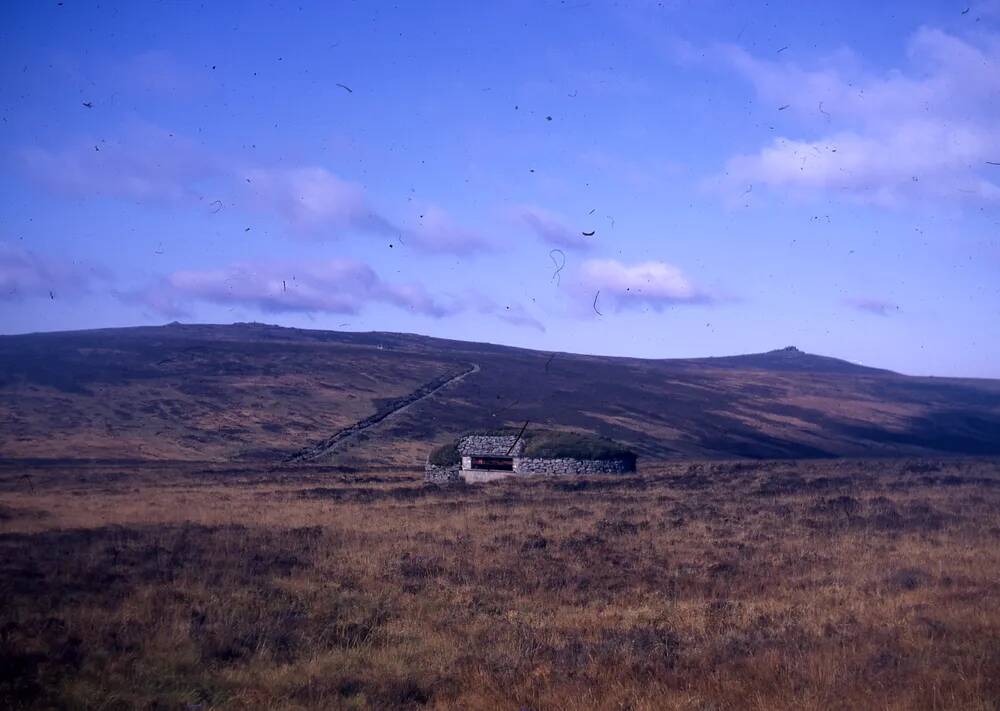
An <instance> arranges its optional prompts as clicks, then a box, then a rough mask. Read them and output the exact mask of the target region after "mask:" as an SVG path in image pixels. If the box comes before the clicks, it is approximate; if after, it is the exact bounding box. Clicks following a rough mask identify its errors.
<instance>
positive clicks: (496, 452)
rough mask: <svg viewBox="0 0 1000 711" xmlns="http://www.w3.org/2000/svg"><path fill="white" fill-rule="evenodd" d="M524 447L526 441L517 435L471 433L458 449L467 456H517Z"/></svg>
mask: <svg viewBox="0 0 1000 711" xmlns="http://www.w3.org/2000/svg"><path fill="white" fill-rule="evenodd" d="M522 449H524V442H523V441H522V440H519V439H518V437H517V435H469V436H468V437H463V438H462V441H460V442H459V443H458V451H459V452H460V453H461V454H463V455H465V456H476V457H516V456H517V455H519V454H520V453H521V450H522Z"/></svg>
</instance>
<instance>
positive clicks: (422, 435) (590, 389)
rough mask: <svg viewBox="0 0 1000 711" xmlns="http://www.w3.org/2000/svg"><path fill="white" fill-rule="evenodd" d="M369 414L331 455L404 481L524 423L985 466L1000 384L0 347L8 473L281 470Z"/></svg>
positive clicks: (325, 338) (710, 448)
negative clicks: (123, 467)
mask: <svg viewBox="0 0 1000 711" xmlns="http://www.w3.org/2000/svg"><path fill="white" fill-rule="evenodd" d="M472 368H475V369H476V370H475V372H469V374H468V375H466V376H463V377H455V376H459V375H461V374H463V373H465V372H467V371H470V369H472ZM453 377H454V380H453V382H449V383H448V384H447V385H445V386H444V387H441V388H439V389H436V390H435V391H434V392H433V393H432V394H431V395H426V392H427V391H428V388H427V385H428V383H439V382H445V381H447V380H449V379H450V378H453ZM415 393H416V394H419V393H424V395H422V396H421V397H420V399H419V400H418V401H416V402H413V403H412V404H409V405H407V403H408V402H409V399H412V398H413V397H415V395H414V394H415ZM403 405H407V406H405V407H403ZM396 408H401V409H399V411H398V412H395V409H396ZM388 412H393V413H394V414H391V415H389V416H384V415H386V414H387V413H388ZM366 418H368V419H376V420H378V422H377V424H375V425H373V426H371V427H368V428H367V429H364V431H363V432H361V433H360V434H357V435H353V436H351V437H349V438H347V439H346V440H345V441H344V442H343V444H342V446H339V445H338V447H337V448H334V449H333V450H332V451H331V452H330V453H329V455H328V457H329V458H331V459H336V460H337V461H341V462H345V463H350V462H357V461H362V460H363V461H365V462H367V463H382V464H409V465H412V464H415V463H418V462H419V461H421V459H422V457H423V455H424V454H425V453H426V451H427V450H428V449H429V448H430V447H431V446H432V445H433V444H434V443H436V442H441V441H444V440H445V439H447V438H448V437H450V436H452V435H454V434H457V433H459V432H461V431H463V430H466V429H469V428H476V427H493V426H497V425H503V424H510V425H518V426H519V425H521V424H523V423H524V422H525V421H529V422H530V423H533V424H534V425H537V426H545V427H569V428H575V429H580V430H586V431H591V432H596V433H600V434H603V435H606V436H610V437H613V438H615V439H618V440H620V441H623V442H625V443H627V444H629V445H630V446H632V447H633V448H634V449H635V450H636V451H638V452H639V453H640V454H642V455H644V456H647V457H649V456H651V457H659V458H673V457H701V458H705V457H709V458H732V457H751V458H780V457H826V456H894V455H906V456H913V455H921V454H937V455H940V454H1000V381H991V380H972V379H946V378H917V377H909V376H904V375H899V374H896V373H892V372H890V371H885V370H878V369H874V368H866V367H863V366H859V365H854V364H851V363H846V362H844V361H840V360H836V359H833V358H826V357H822V356H814V355H810V354H806V353H802V352H801V351H798V350H795V349H790V348H785V349H780V350H778V351H773V352H770V353H765V354H756V355H747V356H733V357H727V358H704V359H691V360H642V359H632V358H611V357H601V356H585V355H573V354H565V353H555V354H553V353H546V352H539V351H530V350H525V349H518V348H509V347H505V346H496V345H490V344H480V343H465V342H461V341H448V340H442V339H435V338H429V337H425V336H415V335H406V334H392V333H377V332H376V333H340V332H331V331H307V330H301V329H288V328H280V327H276V326H266V325H260V324H234V325H231V326H194V325H180V324H171V325H168V326H161V327H138V328H124V329H105V330H94V331H78V332H62V333H45V334H30V335H22V336H4V337H0V456H2V457H6V458H74V459H75V458H106V459H187V460H229V459H236V460H246V459H265V460H273V461H282V460H284V459H286V458H288V457H290V456H294V455H295V453H297V452H300V451H302V450H303V449H305V448H307V447H310V446H313V445H316V444H318V443H320V442H323V441H324V440H327V439H329V438H331V437H332V436H334V435H335V434H336V433H337V432H338V431H340V430H343V429H345V428H351V427H352V426H354V425H356V423H359V422H362V421H365V420H366Z"/></svg>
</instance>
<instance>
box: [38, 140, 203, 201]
mask: <svg viewBox="0 0 1000 711" xmlns="http://www.w3.org/2000/svg"><path fill="white" fill-rule="evenodd" d="M21 158H22V161H23V162H24V165H25V167H26V169H27V172H28V174H29V175H30V176H31V177H32V178H34V179H35V180H37V181H38V182H40V183H41V184H43V185H45V186H46V187H47V188H49V189H50V190H53V191H54V192H57V193H63V194H68V195H72V196H82V197H111V198H121V199H126V200H135V201H138V202H148V203H159V204H164V203H167V204H169V203H178V202H181V201H183V200H197V199H198V197H199V193H198V190H197V188H196V186H197V184H198V183H199V182H200V181H202V180H205V179H208V178H211V177H212V176H214V175H217V174H218V173H219V172H220V165H219V163H218V161H217V160H216V159H214V158H213V157H212V156H211V155H209V154H207V153H206V152H204V151H202V150H201V149H200V148H198V146H196V145H195V144H194V143H193V142H191V141H190V140H187V139H185V138H182V137H179V136H175V135H173V134H171V133H169V132H168V131H165V130H163V129H160V128H157V127H155V126H149V125H145V124H141V125H132V126H129V127H127V128H125V129H123V130H121V131H119V132H117V133H116V137H115V139H114V140H112V141H106V140H102V139H97V138H95V139H92V140H89V141H80V142H78V143H77V144H76V145H75V146H71V147H69V148H65V149H62V150H47V149H43V148H37V147H32V148H27V149H24V150H23V151H21Z"/></svg>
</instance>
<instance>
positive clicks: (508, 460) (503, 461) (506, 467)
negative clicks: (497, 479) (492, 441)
mask: <svg viewBox="0 0 1000 711" xmlns="http://www.w3.org/2000/svg"><path fill="white" fill-rule="evenodd" d="M472 468H473V469H499V470H500V471H504V472H512V471H514V458H513V457H473V458H472Z"/></svg>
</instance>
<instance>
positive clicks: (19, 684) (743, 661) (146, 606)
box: [0, 459, 1000, 711]
mask: <svg viewBox="0 0 1000 711" xmlns="http://www.w3.org/2000/svg"><path fill="white" fill-rule="evenodd" d="M642 466H643V468H642V471H640V473H639V474H637V475H635V476H628V477H621V476H615V477H585V478H576V477H574V478H552V479H546V478H533V479H527V480H517V481H512V480H505V481H502V482H498V483H496V484H491V485H479V486H468V485H462V484H456V485H451V486H442V487H438V486H434V485H427V484H423V483H422V482H421V481H420V480H419V478H418V477H419V474H418V473H416V472H414V473H412V474H409V475H407V474H401V473H394V472H391V471H369V470H357V471H353V470H350V469H349V468H347V467H335V468H334V467H322V466H315V465H314V466H302V465H295V466H291V465H286V466H282V467H279V468H277V469H274V468H271V467H256V468H255V467H253V466H250V465H243V466H234V465H214V466H211V465H203V464H183V463H173V464H167V463H149V464H143V465H141V466H135V465H124V464H117V465H115V464H86V463H76V464H68V463H67V464H60V465H54V464H53V465H35V466H30V467H29V466H26V465H24V464H18V463H11V462H8V463H6V464H4V463H0V504H2V506H0V708H4V709H44V708H93V709H136V708H142V709H152V708H157V709H204V710H206V711H208V710H209V709H217V710H221V709H244V708H269V709H366V708H376V709H398V708H410V709H413V708H420V707H427V708H454V709H483V710H486V709H490V710H491V711H492V710H493V709H503V710H506V709H511V710H520V709H536V710H539V711H540V710H542V709H584V708H585V709H640V710H649V711H652V710H653V709H688V710H693V709H719V710H720V711H723V710H729V709H733V710H736V709H741V710H742V709H757V710H759V711H764V710H767V711H771V710H775V709H777V710H779V711H782V710H787V711H791V710H793V709H794V710H795V711H801V710H816V711H818V710H820V709H862V708H864V709H867V708H877V709H886V710H898V711H903V710H904V709H905V710H907V711H909V710H911V709H978V710H981V711H986V710H987V709H996V708H997V707H998V706H1000V645H998V644H997V640H998V639H1000V576H998V574H997V571H998V570H1000V520H998V518H997V511H1000V463H998V461H997V460H992V461H990V460H947V461H945V460H926V459H925V460H895V461H885V460H880V461H855V460H840V461H833V462H829V461H828V462H821V461H805V462H803V461H782V462H716V463H688V462H675V463H669V464H664V463H649V462H647V461H646V460H642Z"/></svg>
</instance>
